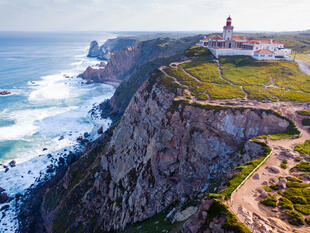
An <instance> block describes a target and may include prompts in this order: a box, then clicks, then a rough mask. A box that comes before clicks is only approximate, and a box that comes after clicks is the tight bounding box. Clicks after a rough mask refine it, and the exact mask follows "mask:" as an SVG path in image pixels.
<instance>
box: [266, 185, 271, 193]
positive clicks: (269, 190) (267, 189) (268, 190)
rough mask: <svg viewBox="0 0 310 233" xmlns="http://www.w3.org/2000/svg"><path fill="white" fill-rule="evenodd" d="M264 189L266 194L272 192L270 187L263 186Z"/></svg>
mask: <svg viewBox="0 0 310 233" xmlns="http://www.w3.org/2000/svg"><path fill="white" fill-rule="evenodd" d="M264 189H265V191H266V192H272V189H271V188H270V187H268V186H264Z"/></svg>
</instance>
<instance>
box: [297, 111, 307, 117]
mask: <svg viewBox="0 0 310 233" xmlns="http://www.w3.org/2000/svg"><path fill="white" fill-rule="evenodd" d="M296 112H297V114H299V115H301V116H310V110H301V111H296Z"/></svg>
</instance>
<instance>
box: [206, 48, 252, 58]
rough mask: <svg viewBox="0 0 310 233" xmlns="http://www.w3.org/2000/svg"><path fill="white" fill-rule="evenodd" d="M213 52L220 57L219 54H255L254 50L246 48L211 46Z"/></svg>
mask: <svg viewBox="0 0 310 233" xmlns="http://www.w3.org/2000/svg"><path fill="white" fill-rule="evenodd" d="M210 51H211V53H212V54H213V55H214V56H215V57H216V58H218V57H219V56H236V55H244V56H253V50H246V49H212V48H210Z"/></svg>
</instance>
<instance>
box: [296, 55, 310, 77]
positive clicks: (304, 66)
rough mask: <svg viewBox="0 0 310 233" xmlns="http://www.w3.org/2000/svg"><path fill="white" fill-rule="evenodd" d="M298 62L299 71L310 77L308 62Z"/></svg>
mask: <svg viewBox="0 0 310 233" xmlns="http://www.w3.org/2000/svg"><path fill="white" fill-rule="evenodd" d="M296 62H297V64H298V66H299V69H300V70H301V71H302V72H304V73H305V74H307V75H310V65H309V64H308V63H307V62H305V61H303V60H300V59H296Z"/></svg>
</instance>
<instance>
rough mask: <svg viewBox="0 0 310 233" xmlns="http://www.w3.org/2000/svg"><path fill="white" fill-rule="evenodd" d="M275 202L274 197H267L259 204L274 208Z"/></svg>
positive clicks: (275, 198)
mask: <svg viewBox="0 0 310 233" xmlns="http://www.w3.org/2000/svg"><path fill="white" fill-rule="evenodd" d="M277 201H278V199H277V197H276V196H275V195H273V196H271V197H267V198H265V199H263V200H261V201H260V203H262V204H263V205H265V206H272V207H276V206H277Z"/></svg>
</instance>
